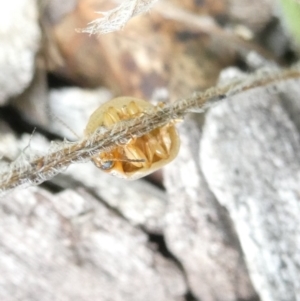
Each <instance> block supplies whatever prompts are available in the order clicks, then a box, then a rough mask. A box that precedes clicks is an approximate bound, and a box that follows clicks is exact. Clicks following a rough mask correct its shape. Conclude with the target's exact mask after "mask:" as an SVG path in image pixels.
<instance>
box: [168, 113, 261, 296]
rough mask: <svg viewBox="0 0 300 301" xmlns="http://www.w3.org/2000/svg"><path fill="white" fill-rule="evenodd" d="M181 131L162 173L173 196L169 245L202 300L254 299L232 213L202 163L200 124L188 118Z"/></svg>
mask: <svg viewBox="0 0 300 301" xmlns="http://www.w3.org/2000/svg"><path fill="white" fill-rule="evenodd" d="M200 116H201V115H197V116H196V117H197V118H200ZM180 136H181V141H182V142H181V143H182V145H181V149H180V152H179V155H178V157H177V158H176V160H175V161H174V162H173V163H171V164H169V165H168V166H167V167H166V169H165V173H164V175H165V184H166V187H167V192H168V195H169V204H168V207H167V212H166V217H165V229H164V233H165V237H166V243H167V246H168V248H169V249H170V250H171V251H172V252H173V253H174V254H175V256H176V257H177V258H178V260H179V261H180V262H181V264H182V265H183V268H184V270H185V271H186V274H187V279H188V282H189V284H190V287H191V290H192V292H193V293H194V295H195V296H196V297H198V298H199V300H205V301H213V300H214V301H220V300H223V301H233V300H236V301H237V300H256V294H255V292H254V289H253V287H252V284H251V283H250V279H249V276H248V272H247V270H246V267H245V263H244V261H243V255H242V252H241V249H240V246H239V242H238V239H237V236H236V234H235V232H234V230H233V228H232V225H231V222H230V219H229V216H228V214H227V212H226V211H225V210H224V208H222V207H221V206H220V204H219V203H218V202H217V201H216V199H215V197H214V195H213V194H212V193H211V192H210V191H209V189H208V187H207V184H206V181H205V179H204V177H203V175H202V172H201V170H200V167H199V165H198V162H199V160H198V150H199V140H200V138H201V133H200V125H199V124H197V123H196V122H193V121H192V120H191V119H188V118H187V119H186V120H185V122H184V124H182V125H181V126H180Z"/></svg>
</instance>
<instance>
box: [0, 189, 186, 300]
mask: <svg viewBox="0 0 300 301" xmlns="http://www.w3.org/2000/svg"><path fill="white" fill-rule="evenodd" d="M0 238H1V239H0V270H1V273H0V300H1V301H16V300H22V301H35V300H36V301H46V300H47V301H48V300H49V301H50V300H51V301H52V300H59V301H68V300H70V301H71V300H72V301H73V300H76V301H87V300H101V301H105V300H114V301H118V300H120V301H126V300H128V301H142V300H143V301H147V300H149V301H150V300H151V301H152V300H158V301H163V300H165V301H171V300H174V301H175V300H176V301H180V300H183V295H184V294H185V291H186V284H185V281H184V278H183V275H182V273H181V271H180V270H179V269H178V267H177V266H176V265H175V264H174V263H173V262H172V261H170V260H167V259H165V258H164V257H162V256H161V255H160V254H159V253H158V252H157V251H155V248H153V247H152V246H151V244H149V243H148V241H147V240H148V238H147V235H145V233H144V232H143V231H141V230H140V229H138V228H135V227H133V226H131V225H130V224H129V223H128V222H126V221H125V220H124V219H123V218H121V217H120V216H118V215H116V214H115V213H114V212H112V211H111V210H109V209H108V208H106V207H105V206H104V205H103V204H101V203H100V202H98V201H97V200H96V199H95V198H93V197H92V196H91V195H90V194H88V193H86V192H85V191H84V190H79V191H75V190H72V191H71V190H66V191H64V192H62V193H59V194H56V195H53V194H50V193H48V192H46V191H45V190H43V189H42V188H38V187H35V188H29V189H24V190H20V191H15V192H14V193H11V194H9V195H8V196H6V197H5V198H3V199H1V202H0Z"/></svg>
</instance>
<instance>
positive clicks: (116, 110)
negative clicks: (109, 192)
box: [85, 97, 180, 180]
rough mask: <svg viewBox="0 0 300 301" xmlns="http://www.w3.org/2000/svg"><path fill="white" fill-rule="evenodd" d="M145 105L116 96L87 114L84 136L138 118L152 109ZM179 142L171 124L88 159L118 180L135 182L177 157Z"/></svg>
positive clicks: (139, 100) (145, 102) (147, 104)
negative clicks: (89, 114)
mask: <svg viewBox="0 0 300 301" xmlns="http://www.w3.org/2000/svg"><path fill="white" fill-rule="evenodd" d="M153 107H154V106H153V105H152V104H150V103H149V102H147V101H145V100H142V99H138V98H133V97H117V98H114V99H112V100H110V101H108V102H106V103H105V104H103V105H101V106H100V107H99V108H98V109H96V110H95V112H94V113H93V114H92V115H91V117H90V119H89V121H88V124H87V126H86V128H85V134H86V135H89V134H92V133H94V132H95V130H96V129H97V128H98V127H100V126H111V125H113V124H114V123H117V122H119V121H121V120H126V119H130V118H134V117H138V116H141V115H143V114H144V113H147V111H149V110H152V109H153ZM179 147H180V140H179V136H178V133H177V130H176V128H175V126H174V124H173V123H170V124H168V125H165V126H163V127H160V128H157V129H155V130H153V131H151V132H150V133H148V134H146V135H143V136H142V137H137V138H136V137H133V138H132V139H130V141H128V142H127V143H126V144H124V145H123V144H122V145H118V146H116V148H114V149H113V150H112V151H110V152H100V153H99V154H97V155H95V156H93V157H92V161H93V162H94V164H95V165H96V166H97V167H99V168H100V169H102V170H104V171H106V172H108V173H110V174H112V175H115V176H117V177H120V178H124V179H129V180H135V179H138V178H141V177H144V176H146V175H148V174H150V173H152V172H154V171H155V170H157V169H159V168H161V167H163V166H164V165H165V164H167V163H169V162H171V161H172V160H173V159H174V158H175V157H176V156H177V154H178V151H179Z"/></svg>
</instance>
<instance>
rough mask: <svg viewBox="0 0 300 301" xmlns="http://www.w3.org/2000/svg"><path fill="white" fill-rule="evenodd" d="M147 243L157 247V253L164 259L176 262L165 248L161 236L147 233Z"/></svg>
mask: <svg viewBox="0 0 300 301" xmlns="http://www.w3.org/2000/svg"><path fill="white" fill-rule="evenodd" d="M148 236H149V242H151V243H154V244H155V245H156V246H157V251H158V252H159V253H161V255H163V256H164V257H166V258H169V259H172V260H174V261H176V262H178V260H177V258H176V257H175V256H174V255H173V254H172V253H171V252H170V251H169V249H168V248H167V245H166V242H165V239H164V237H163V235H160V234H153V233H148Z"/></svg>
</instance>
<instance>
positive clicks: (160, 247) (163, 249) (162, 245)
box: [148, 233, 198, 301]
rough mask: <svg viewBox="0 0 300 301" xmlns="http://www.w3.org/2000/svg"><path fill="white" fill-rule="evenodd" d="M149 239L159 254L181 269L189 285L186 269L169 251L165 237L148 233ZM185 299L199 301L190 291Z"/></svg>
mask: <svg viewBox="0 0 300 301" xmlns="http://www.w3.org/2000/svg"><path fill="white" fill-rule="evenodd" d="M148 237H149V242H151V243H153V244H155V246H156V248H157V249H156V250H157V252H159V253H160V254H161V255H162V256H164V257H165V258H167V259H169V260H171V261H173V262H174V263H175V264H176V265H177V266H178V267H179V269H180V270H181V271H182V274H183V276H184V278H185V281H186V283H187V284H188V281H187V278H186V273H185V271H184V268H183V266H182V264H181V262H180V261H179V260H178V259H177V258H176V257H175V256H174V255H173V254H172V253H171V252H170V251H169V249H168V247H167V245H166V242H165V238H164V236H163V235H160V234H153V233H148ZM184 298H185V300H186V301H198V299H197V298H196V297H195V296H194V295H193V293H192V292H191V291H190V290H188V291H187V293H186V294H185V296H184Z"/></svg>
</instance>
